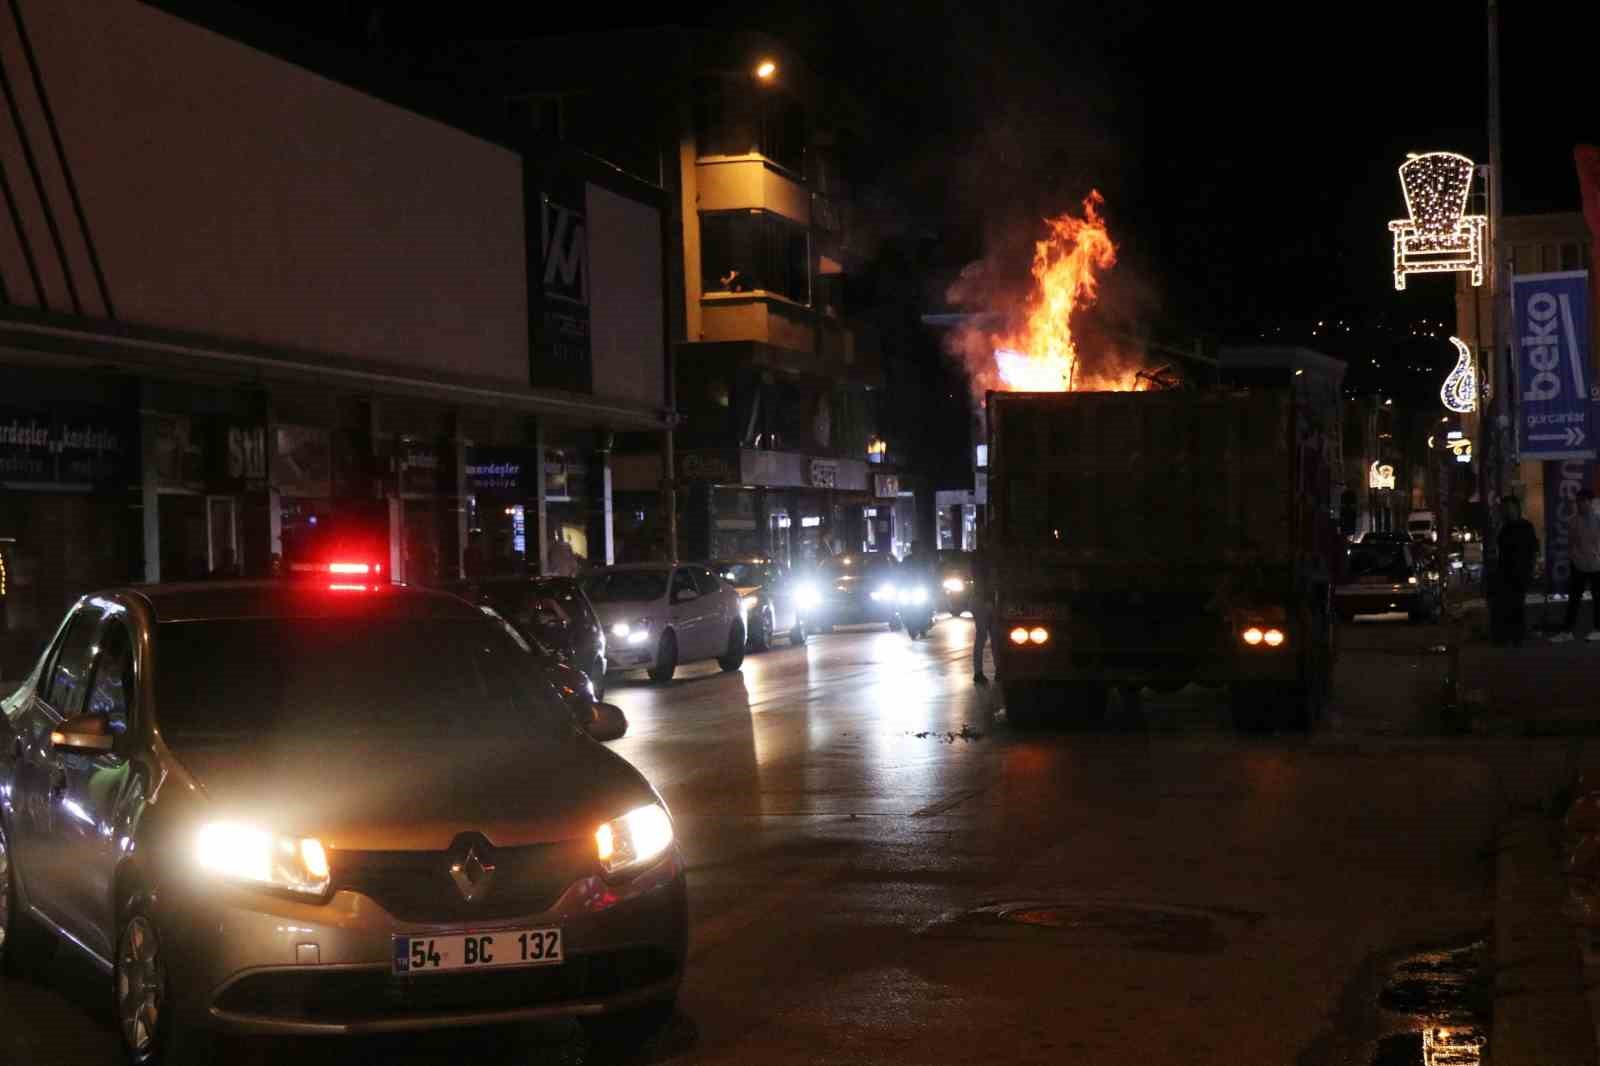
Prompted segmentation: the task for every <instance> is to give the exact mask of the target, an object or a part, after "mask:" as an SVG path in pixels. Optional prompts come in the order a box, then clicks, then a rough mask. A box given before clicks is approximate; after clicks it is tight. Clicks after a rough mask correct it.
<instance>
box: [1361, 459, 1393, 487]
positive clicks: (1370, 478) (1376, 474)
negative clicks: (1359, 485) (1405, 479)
mask: <svg viewBox="0 0 1600 1066" xmlns="http://www.w3.org/2000/svg"><path fill="white" fill-rule="evenodd" d="M1367 488H1369V489H1392V488H1394V467H1392V466H1390V465H1389V464H1388V463H1381V464H1380V463H1376V462H1374V463H1373V464H1372V469H1371V470H1368V471H1367Z"/></svg>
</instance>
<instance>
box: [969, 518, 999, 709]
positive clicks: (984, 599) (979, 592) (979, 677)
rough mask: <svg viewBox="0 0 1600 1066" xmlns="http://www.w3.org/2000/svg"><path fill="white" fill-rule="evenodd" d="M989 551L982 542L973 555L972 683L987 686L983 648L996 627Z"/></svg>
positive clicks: (992, 575)
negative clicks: (992, 629)
mask: <svg viewBox="0 0 1600 1066" xmlns="http://www.w3.org/2000/svg"><path fill="white" fill-rule="evenodd" d="M992 566H993V563H992V559H991V557H990V554H989V549H988V548H987V547H985V546H984V544H983V542H982V541H981V540H980V541H979V542H978V549H977V551H975V552H973V553H972V683H973V684H974V685H987V684H988V683H989V679H988V678H987V677H985V676H984V673H983V648H984V645H986V644H988V643H989V635H990V634H989V630H990V629H991V628H993V626H994V571H993V568H992Z"/></svg>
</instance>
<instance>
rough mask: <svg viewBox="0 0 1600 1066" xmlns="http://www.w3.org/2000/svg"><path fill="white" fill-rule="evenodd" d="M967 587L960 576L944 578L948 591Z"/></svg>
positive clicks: (958, 590)
mask: <svg viewBox="0 0 1600 1066" xmlns="http://www.w3.org/2000/svg"><path fill="white" fill-rule="evenodd" d="M966 587H967V585H966V582H964V581H962V580H961V579H960V578H959V577H947V578H945V579H944V590H945V591H946V592H960V591H961V590H962V589H964V588H966Z"/></svg>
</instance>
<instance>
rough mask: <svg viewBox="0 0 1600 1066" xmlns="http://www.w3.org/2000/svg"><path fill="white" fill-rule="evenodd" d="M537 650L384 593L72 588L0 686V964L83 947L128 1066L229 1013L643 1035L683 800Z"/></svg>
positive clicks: (673, 983)
mask: <svg viewBox="0 0 1600 1066" xmlns="http://www.w3.org/2000/svg"><path fill="white" fill-rule="evenodd" d="M538 662H539V661H538V659H537V657H536V656H535V655H534V654H533V653H532V652H531V650H530V647H529V645H528V644H527V643H526V642H525V641H524V640H523V639H522V637H521V636H520V635H519V634H518V633H517V632H516V631H515V630H514V629H512V628H511V627H510V626H509V625H507V624H506V623H504V622H503V621H502V620H500V619H498V618H497V617H496V616H493V615H492V614H487V613H485V612H483V611H481V610H478V609H476V608H474V607H472V606H471V605H469V604H467V603H465V602H464V601H462V600H459V599H457V598H455V597H453V596H448V595H444V594H441V593H431V592H424V591H420V590H415V589H407V588H403V587H399V586H390V585H369V584H366V583H364V582H337V581H336V582H331V583H322V584H316V585H302V584H279V583H247V582H221V583H213V584H209V585H203V586H202V585H190V586H177V585H175V586H151V587H146V588H137V589H123V590H117V591H111V592H106V593H102V594H99V595H95V596H90V597H87V598H85V599H83V600H81V601H79V602H78V603H77V604H76V605H75V606H74V607H73V608H72V609H71V611H70V612H69V613H68V615H67V617H66V619H65V621H64V622H63V623H62V625H61V626H60V629H59V630H58V632H57V633H56V635H55V637H54V639H53V640H52V641H51V643H50V645H49V647H48V650H47V651H46V652H45V654H44V655H43V657H42V658H41V659H40V660H39V662H38V664H37V665H36V666H35V667H34V669H33V672H32V673H31V675H30V676H29V677H28V678H27V680H26V681H24V682H23V684H22V686H21V688H20V689H18V690H17V691H16V692H15V693H13V694H12V695H11V696H10V697H8V698H7V699H6V700H5V701H4V702H3V703H0V708H3V710H4V718H3V720H0V965H3V966H4V968H5V969H6V970H7V971H9V972H12V973H19V972H20V973H37V972H38V971H37V967H38V964H39V963H40V962H41V961H42V960H43V959H44V958H45V957H46V956H47V955H48V954H49V953H50V952H51V951H52V950H53V949H55V948H56V947H57V946H58V945H60V944H66V945H69V946H70V947H71V948H72V949H73V950H76V951H78V952H80V953H81V954H82V955H83V956H84V957H85V958H86V959H88V961H89V962H90V963H92V964H93V965H95V966H96V967H98V968H99V969H100V970H101V971H103V972H104V973H105V974H106V976H107V978H108V981H107V989H106V991H107V998H108V1000H109V1001H110V1004H111V1006H112V1009H113V1012H114V1016H115V1018H116V1020H117V1023H118V1028H119V1030H120V1032H121V1036H122V1041H123V1044H124V1045H125V1048H126V1050H127V1053H128V1056H129V1059H130V1061H132V1062H136V1063H158V1062H160V1063H165V1062H179V1061H191V1060H194V1059H203V1058H204V1057H205V1055H206V1054H207V1045H208V1043H209V1041H210V1040H211V1038H212V1037H213V1036H214V1035H215V1034H216V1033H218V1032H221V1031H232V1032H238V1033H261V1034H302V1035H316V1034H352V1033H372V1032H384V1031H400V1030H415V1029H428V1028H437V1027H447V1026H463V1025H475V1024H480V1023H489V1022H506V1021H513V1020H522V1019H538V1018H550V1017H561V1016H572V1017H576V1018H578V1019H579V1020H580V1021H581V1022H583V1023H585V1024H586V1025H587V1026H589V1027H591V1028H592V1029H593V1030H594V1031H595V1033H596V1035H597V1036H598V1037H599V1038H600V1039H602V1040H611V1039H624V1040H625V1039H629V1038H630V1037H632V1036H635V1035H638V1036H640V1037H641V1038H642V1036H643V1035H644V1034H648V1033H649V1032H650V1031H651V1029H652V1028H654V1027H656V1026H659V1025H660V1024H661V1023H662V1022H663V1021H664V1020H665V1019H666V1018H667V1017H668V1016H669V1015H670V1012H671V1009H672V1003H673V1001H674V999H675V997H676V994H677V989H678V984H679V980H680V977H681V974H682V968H683V963H684V958H685V944H686V935H687V917H686V915H687V910H686V896H685V887H684V864H683V861H682V858H681V856H680V854H679V851H678V848H677V846H676V844H675V842H674V838H673V826H672V819H671V817H670V815H669V814H668V812H667V809H666V807H665V806H664V805H663V803H662V801H661V798H660V797H659V796H658V795H657V794H656V792H655V790H654V789H653V788H652V787H651V786H650V784H649V783H648V782H647V781H646V780H645V779H644V778H643V777H642V776H641V775H640V774H639V773H638V771H636V770H635V769H634V768H633V767H632V766H630V765H629V764H628V763H627V762H625V761H624V760H623V759H621V758H619V757H618V756H616V755H613V754H612V753H610V752H609V751H607V750H606V749H605V748H604V747H602V746H601V745H600V744H599V743H596V740H595V739H594V738H593V737H591V736H589V735H585V733H584V732H582V731H580V730H579V729H578V728H577V727H576V726H575V725H574V722H573V719H572V716H571V714H570V713H569V711H568V710H567V709H566V708H564V707H563V706H562V703H561V701H560V699H559V698H558V696H557V695H556V694H555V693H553V692H552V691H551V688H550V685H549V683H548V681H547V680H545V677H544V674H543V673H542V672H541V671H540V670H539V668H538ZM600 709H601V710H611V711H615V709H614V708H606V707H605V705H600ZM610 717H616V718H620V712H616V713H615V715H613V716H607V715H597V716H596V718H595V722H594V723H591V724H590V726H589V728H590V729H591V731H592V732H596V733H599V732H604V731H606V730H608V729H612V725H611V724H610V722H609V718H610ZM610 735H615V730H612V731H611V734H610Z"/></svg>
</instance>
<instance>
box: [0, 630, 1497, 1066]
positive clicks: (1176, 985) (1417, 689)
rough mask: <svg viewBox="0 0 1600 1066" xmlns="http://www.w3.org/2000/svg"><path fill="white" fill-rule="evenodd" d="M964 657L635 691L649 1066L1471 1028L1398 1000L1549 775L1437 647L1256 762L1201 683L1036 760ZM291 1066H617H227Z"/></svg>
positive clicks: (62, 982) (965, 635) (1371, 1057)
mask: <svg viewBox="0 0 1600 1066" xmlns="http://www.w3.org/2000/svg"><path fill="white" fill-rule="evenodd" d="M971 633H972V624H971V622H970V621H964V620H960V619H955V620H949V619H947V620H941V621H940V623H939V624H938V625H937V627H936V628H935V630H934V633H933V634H932V636H930V637H929V638H928V639H927V640H924V641H919V642H915V643H914V642H912V641H910V640H909V639H908V638H907V637H906V635H905V634H903V633H889V632H885V631H882V630H866V629H859V630H841V631H839V632H836V633H834V634H830V635H827V636H823V637H818V638H814V639H813V640H812V642H811V643H810V644H809V645H807V646H806V647H804V648H786V647H779V648H777V649H775V650H773V651H772V652H769V653H766V654H763V655H757V656H751V657H750V658H748V659H747V660H746V661H745V664H744V668H743V669H742V671H740V672H739V673H737V674H722V673H719V672H718V671H717V670H716V668H715V666H710V665H708V666H696V667H693V668H688V669H685V670H684V671H682V672H681V673H680V675H679V680H677V681H675V682H674V683H673V684H672V685H671V686H669V687H665V688H662V687H657V686H653V685H649V684H647V683H646V682H644V681H643V680H642V679H640V680H636V681H634V680H624V681H621V682H614V683H613V685H612V687H611V689H610V695H609V697H608V698H610V699H612V700H614V701H615V702H616V703H618V704H619V705H621V706H622V707H623V708H624V709H625V710H626V711H627V713H628V715H629V718H630V721H631V728H630V731H629V734H628V736H627V737H626V738H624V739H623V740H621V741H618V742H616V743H615V744H614V745H612V746H613V748H614V749H615V750H617V751H618V752H619V753H621V754H623V755H624V756H626V757H627V758H629V759H630V760H632V761H634V762H635V763H636V764H637V765H638V766H639V767H640V768H641V769H643V770H644V771H645V773H646V774H647V775H649V776H650V778H651V779H652V780H653V781H654V782H655V783H656V785H657V787H658V788H659V789H660V790H661V791H662V793H663V795H664V797H665V798H666V800H667V802H668V803H669V804H670V805H671V807H672V810H673V812H674V815H675V817H676V820H677V827H678V832H679V835H680V837H681V839H682V841H683V844H684V848H685V851H686V853H687V855H688V858H689V861H690V864H691V872H690V886H691V894H692V896H691V898H692V903H691V906H692V921H693V939H692V947H691V957H690V963H689V970H688V977H687V980H686V982H685V985H684V988H683V994H682V998H681V1003H680V1013H679V1016H678V1018H677V1019H676V1020H675V1022H674V1024H673V1026H672V1027H671V1029H670V1030H669V1032H668V1033H667V1034H666V1035H665V1037H664V1038H663V1041H662V1042H661V1043H660V1044H659V1045H657V1046H656V1047H654V1048H653V1049H650V1052H649V1053H648V1054H647V1055H646V1056H645V1057H644V1061H652V1060H653V1061H675V1062H685V1063H689V1062H694V1063H727V1064H741V1066H742V1064H746V1063H752V1062H760V1063H764V1064H775V1066H786V1064H802V1063H805V1064H810V1063H839V1062H850V1063H870V1062H885V1063H889V1062H893V1063H988V1062H1006V1063H1033V1062H1037V1063H1086V1064H1096V1066H1115V1064H1121V1063H1127V1064H1139V1066H1145V1064H1149V1063H1165V1062H1173V1063H1179V1062H1181V1063H1216V1064H1228V1066H1233V1064H1237V1063H1285V1064H1290V1063H1293V1064H1300V1066H1324V1064H1326V1066H1334V1064H1343V1063H1349V1064H1361V1066H1365V1064H1367V1063H1373V1062H1381V1063H1384V1066H1388V1064H1389V1063H1391V1062H1402V1061H1413V1062H1421V1061H1423V1059H1422V1058H1421V1057H1420V1056H1421V1055H1422V1050H1421V1049H1422V1047H1423V1041H1424V1040H1425V1039H1426V1040H1428V1041H1432V1042H1433V1043H1430V1044H1429V1051H1430V1053H1433V1052H1438V1054H1441V1055H1442V1054H1444V1053H1445V1052H1446V1051H1447V1050H1448V1051H1451V1053H1452V1054H1453V1053H1454V1052H1453V1050H1452V1049H1449V1048H1448V1046H1447V1045H1446V1044H1444V1043H1439V1042H1438V1041H1440V1040H1449V1039H1452V1036H1451V1032H1449V1031H1446V1032H1444V1033H1443V1034H1440V1033H1439V1032H1437V1030H1439V1029H1440V1028H1444V1029H1446V1030H1449V1029H1450V1026H1449V1025H1445V1024H1444V1020H1445V1019H1448V1020H1449V1021H1450V1022H1451V1024H1452V1025H1456V1026H1458V1027H1459V1026H1460V1025H1461V1024H1463V1021H1465V1022H1468V1023H1471V1024H1481V1023H1480V1022H1479V1021H1475V1020H1474V1019H1476V1015H1472V1014H1471V1013H1470V1011H1468V1013H1467V1014H1466V1015H1463V1016H1461V1017H1458V1016H1457V1015H1455V1014H1450V1013H1448V1012H1446V1011H1442V1010H1438V1009H1432V1008H1431V1007H1430V1008H1429V1009H1422V1010H1416V1009H1413V1005H1412V1004H1410V1003H1402V1002H1401V1001H1400V1000H1396V999H1394V998H1393V997H1394V995H1395V993H1392V992H1388V991H1386V989H1389V988H1390V987H1391V985H1392V984H1393V982H1394V981H1395V980H1397V977H1396V975H1397V974H1402V973H1403V971H1402V969H1399V968H1400V967H1402V965H1403V963H1404V962H1405V960H1407V959H1410V958H1412V956H1413V955H1415V954H1416V953H1417V952H1419V951H1424V950H1427V948H1426V946H1427V945H1453V946H1456V947H1460V946H1463V945H1468V944H1471V943H1473V942H1474V941H1476V940H1478V939H1481V938H1482V937H1483V935H1484V932H1483V931H1484V929H1485V928H1486V927H1487V925H1488V923H1489V920H1490V914H1491V897H1490V890H1491V882H1492V877H1493V856H1492V843H1493V834H1494V830H1495V826H1496V824H1497V821H1498V820H1499V818H1500V816H1501V814H1502V811H1503V806H1504V798H1503V797H1504V792H1505V786H1504V781H1503V778H1504V770H1503V767H1504V766H1505V765H1517V766H1526V765H1528V764H1529V760H1528V759H1527V758H1526V752H1527V750H1528V749H1527V747H1526V744H1525V743H1524V744H1521V745H1513V744H1512V743H1511V742H1510V741H1504V740H1495V739H1486V738H1480V737H1472V736H1460V735H1448V734H1447V732H1446V731H1443V730H1441V729H1440V728H1439V723H1438V720H1437V694H1438V693H1439V691H1441V689H1440V686H1441V685H1442V684H1443V682H1444V680H1445V675H1446V674H1447V672H1448V662H1449V658H1450V657H1449V656H1448V655H1441V654H1439V653H1438V652H1437V651H1435V650H1433V649H1435V648H1436V646H1437V645H1438V644H1439V643H1441V641H1443V640H1444V639H1446V632H1445V630H1444V629H1442V628H1439V627H1412V626H1408V625H1405V624H1403V623H1401V624H1395V623H1393V622H1383V621H1378V622H1371V623H1369V622H1364V621H1363V622H1359V623H1357V624H1356V625H1354V626H1350V627H1345V630H1344V631H1342V632H1341V648H1342V658H1341V665H1340V677H1339V694H1338V696H1337V698H1336V704H1335V706H1334V707H1333V709H1332V712H1331V713H1330V715H1329V718H1328V720H1327V721H1326V722H1324V723H1323V724H1322V725H1321V726H1319V727H1318V729H1317V730H1316V731H1315V732H1314V733H1313V734H1312V735H1311V736H1309V737H1307V736H1292V735H1290V736H1276V737H1241V736H1237V735H1235V734H1234V733H1233V732H1232V731H1231V729H1230V728H1229V726H1228V713H1227V706H1226V700H1225V694H1224V693H1222V692H1220V691H1210V690H1204V689H1193V688H1191V689H1186V690H1184V691H1183V692H1180V693H1176V694H1173V695H1170V696H1158V695H1154V694H1148V693H1147V694H1146V698H1145V700H1144V701H1143V702H1144V705H1143V707H1142V708H1134V709H1130V708H1122V709H1121V713H1119V714H1115V715H1113V719H1112V721H1111V722H1110V723H1109V724H1108V725H1107V726H1106V728H1104V729H1102V730H1098V731H1093V732H1083V731H1077V732H1067V731H1043V732H1036V733H1018V732H1016V731H1014V730H1013V729H1012V728H1011V727H1010V725H1009V723H1007V721H1006V719H1005V716H1004V714H1003V712H1002V708H1001V703H1002V699H1001V695H1000V691H999V688H998V686H990V687H989V688H988V689H977V688H975V687H974V686H973V685H972V682H971V672H970V665H969V660H968V656H969V655H970V642H971ZM1419 945H1421V946H1422V947H1418V946H1419ZM1441 950H1445V951H1447V952H1448V950H1449V949H1441ZM1450 957H1451V958H1455V956H1450ZM1464 987H1465V986H1464ZM104 991H105V990H104V988H103V985H102V984H101V983H100V982H99V981H98V980H97V979H96V978H95V977H94V976H93V974H92V972H88V973H85V972H82V970H81V968H77V967H74V966H73V965H72V964H70V963H68V962H64V961H63V962H58V963H57V964H56V965H55V972H53V974H52V975H51V978H50V980H49V982H47V983H46V984H45V985H44V986H42V987H39V986H32V987H30V986H23V985H19V984H17V983H16V982H9V981H8V982H4V983H0V1058H3V1057H4V1056H5V1055H6V1054H10V1055H11V1056H12V1057H13V1061H28V1062H32V1063H38V1064H41V1066H47V1064H52V1063H58V1062H59V1063H79V1062H111V1061H114V1058H113V1056H112V1054H111V1051H112V1049H113V1047H114V1042H113V1038H112V1035H111V1033H110V1030H109V1028H108V1026H107V1020H106V1016H105V1015H106V1012H105V1010H104V1009H103V1007H104V1004H103V1000H104ZM1386 995H1387V996H1389V997H1390V998H1389V999H1387V1000H1386V999H1384V998H1383V997H1384V996H1386ZM97 997H98V999H97ZM1422 998H1423V999H1424V1000H1426V999H1427V997H1426V996H1424V997H1422ZM1452 1009H1454V1008H1452ZM1463 1009H1465V1008H1463ZM1428 1029H1432V1030H1435V1032H1434V1033H1433V1035H1432V1036H1428V1037H1426V1038H1425V1037H1424V1035H1423V1034H1424V1031H1425V1030H1428ZM1412 1052H1414V1054H1413V1055H1412V1057H1411V1058H1410V1059H1406V1058H1392V1057H1391V1058H1381V1057H1379V1056H1381V1055H1384V1054H1388V1055H1391V1056H1393V1055H1399V1054H1402V1053H1412ZM23 1056H25V1057H23ZM288 1057H293V1058H295V1059H297V1060H300V1061H303V1062H306V1063H308V1064H309V1063H321V1062H329V1063H332V1062H348V1061H357V1060H362V1061H383V1062H385V1063H395V1064H402V1063H406V1064H408V1063H424V1062H427V1063H432V1062H475V1063H530V1064H531V1063H556V1062H570V1063H579V1062H584V1061H598V1060H599V1056H597V1055H595V1054H592V1053H591V1051H590V1049H588V1048H586V1046H585V1045H584V1044H583V1042H582V1040H581V1038H579V1037H578V1036H577V1035H576V1030H575V1029H573V1028H572V1027H568V1026H543V1027H531V1028H530V1027H523V1028H516V1029H510V1030H498V1031H491V1032H477V1033H464V1034H443V1035H435V1036H428V1037H424V1038H419V1037H408V1038H405V1039H397V1040H386V1041H379V1042H363V1043H362V1044H360V1045H359V1046H347V1045H343V1044H337V1045H327V1044H322V1043H319V1042H315V1041H312V1042H305V1043H301V1042H293V1043H288V1044H246V1045H243V1046H241V1047H239V1048H237V1049H234V1050H232V1051H230V1053H229V1056H228V1058H229V1061H230V1062H233V1061H237V1062H241V1063H242V1062H276V1061H280V1060H282V1059H284V1058H288ZM1436 1061H1440V1062H1449V1061H1469V1060H1465V1059H1450V1058H1437V1059H1436Z"/></svg>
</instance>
